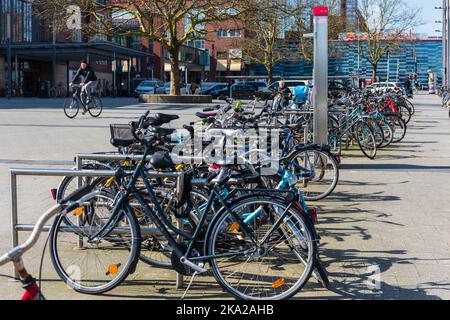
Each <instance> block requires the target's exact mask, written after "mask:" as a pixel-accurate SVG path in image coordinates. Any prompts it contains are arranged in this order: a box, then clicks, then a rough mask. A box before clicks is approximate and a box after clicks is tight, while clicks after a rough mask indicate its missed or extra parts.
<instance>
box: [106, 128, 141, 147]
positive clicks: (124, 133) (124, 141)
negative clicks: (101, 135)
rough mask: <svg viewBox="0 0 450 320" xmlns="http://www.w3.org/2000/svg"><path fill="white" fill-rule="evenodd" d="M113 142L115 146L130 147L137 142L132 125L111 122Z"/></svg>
mask: <svg viewBox="0 0 450 320" xmlns="http://www.w3.org/2000/svg"><path fill="white" fill-rule="evenodd" d="M109 127H110V129H111V144H112V145H113V146H114V147H117V148H118V147H129V146H130V145H132V144H133V143H135V139H134V137H133V133H132V132H131V126H130V125H128V124H111V125H110V126H109Z"/></svg>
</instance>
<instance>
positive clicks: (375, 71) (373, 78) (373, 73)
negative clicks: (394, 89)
mask: <svg viewBox="0 0 450 320" xmlns="http://www.w3.org/2000/svg"><path fill="white" fill-rule="evenodd" d="M377 67H378V64H377V63H375V64H372V82H373V83H375V82H377Z"/></svg>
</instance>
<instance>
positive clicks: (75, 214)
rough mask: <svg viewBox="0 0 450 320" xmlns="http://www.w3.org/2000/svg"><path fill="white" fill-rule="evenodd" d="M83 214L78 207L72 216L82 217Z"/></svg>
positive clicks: (81, 208) (82, 210)
mask: <svg viewBox="0 0 450 320" xmlns="http://www.w3.org/2000/svg"><path fill="white" fill-rule="evenodd" d="M83 213H84V208H83V207H79V208H77V209H75V211H74V212H73V215H74V216H76V217H80V216H82V215H83Z"/></svg>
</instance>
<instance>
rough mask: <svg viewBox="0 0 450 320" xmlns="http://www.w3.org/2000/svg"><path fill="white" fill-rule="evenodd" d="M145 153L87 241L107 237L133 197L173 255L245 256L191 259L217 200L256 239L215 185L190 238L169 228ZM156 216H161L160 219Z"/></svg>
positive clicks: (281, 218)
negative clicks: (140, 188) (144, 193)
mask: <svg viewBox="0 0 450 320" xmlns="http://www.w3.org/2000/svg"><path fill="white" fill-rule="evenodd" d="M148 154H149V148H148V147H147V146H145V150H144V154H143V157H142V160H141V161H140V162H139V164H138V165H137V167H136V169H135V171H134V172H133V174H132V176H131V179H130V181H129V182H128V184H127V187H126V188H124V189H123V190H122V191H121V194H120V196H119V197H118V199H117V201H116V203H115V205H114V207H113V209H112V211H111V217H110V218H109V220H108V221H107V222H106V224H105V225H104V226H103V227H102V228H101V229H100V230H99V231H98V232H97V233H96V234H94V235H92V236H91V237H90V238H92V239H94V238H96V237H99V236H106V235H108V234H109V233H110V232H111V231H112V230H113V229H114V227H115V221H117V220H119V218H120V215H119V212H120V209H121V208H123V206H124V205H125V206H127V204H126V201H127V198H128V197H129V196H130V195H133V196H134V197H135V198H136V200H137V201H138V202H139V204H140V205H141V206H142V208H143V211H144V213H145V215H147V216H148V217H150V219H151V220H152V222H154V223H155V225H156V226H157V228H158V229H159V230H160V231H161V233H162V234H163V236H164V237H165V238H166V240H167V241H168V242H169V245H170V246H171V247H172V248H173V250H174V251H175V252H176V254H177V255H178V256H179V257H182V258H186V259H187V258H189V259H191V260H192V261H206V260H209V259H213V258H220V257H227V256H235V255H237V254H245V252H231V253H223V254H218V255H213V256H197V257H191V254H192V253H193V251H194V245H195V244H196V243H197V240H198V239H199V236H200V233H201V231H202V227H203V226H204V225H205V222H206V218H207V213H208V212H209V211H210V209H211V207H212V205H213V203H214V201H215V200H216V199H218V200H219V202H220V203H221V204H222V205H223V207H224V209H225V210H227V211H228V212H229V213H230V214H231V216H232V217H233V219H234V220H235V221H236V222H238V223H239V226H240V227H241V228H242V230H243V232H244V233H245V234H246V235H247V236H249V238H250V239H251V241H252V242H253V244H254V245H256V237H255V236H254V234H253V232H252V230H251V229H250V228H248V226H247V224H246V223H245V221H243V220H242V218H241V217H239V215H237V214H236V213H234V212H232V211H231V210H230V208H229V207H228V206H227V199H228V197H227V198H223V197H222V196H221V194H220V191H219V190H218V187H217V186H216V185H214V187H213V188H212V190H211V193H210V197H209V199H208V203H207V205H206V209H205V210H204V212H203V213H202V214H201V218H200V221H199V223H198V225H197V227H196V229H195V231H194V234H193V235H190V234H187V233H185V232H183V231H181V230H178V229H176V228H175V227H173V225H171V223H170V222H168V221H167V219H164V218H163V217H164V214H165V213H164V211H163V209H162V208H161V206H160V204H159V202H158V199H157V197H156V195H155V193H154V191H153V188H152V187H151V185H150V183H149V182H148V180H147V178H146V174H145V171H144V169H143V167H144V163H145V159H146V157H147V156H148ZM139 178H142V179H143V181H144V184H145V187H146V190H147V192H148V194H149V195H150V198H151V202H152V203H153V204H154V205H155V209H156V212H154V211H153V210H152V208H150V206H149V205H148V204H147V201H146V200H145V199H144V197H143V196H142V195H141V193H140V192H139V191H138V190H137V189H136V186H135V184H136V182H137V180H138V179H139ZM219 180H220V179H219ZM228 196H229V197H230V195H228ZM291 205H292V204H290V205H289V206H288V207H287V208H286V210H285V212H284V213H283V214H282V215H281V216H280V217H279V218H278V221H277V223H275V224H274V226H273V228H271V230H269V232H268V233H267V234H266V236H265V237H264V238H263V240H262V241H261V243H264V242H265V241H267V240H268V239H269V238H270V234H271V233H272V232H273V231H274V230H275V229H276V228H275V226H276V227H278V226H279V225H280V224H281V222H282V221H283V219H284V218H285V216H286V214H287V212H288V211H289V209H290V208H291ZM158 215H159V216H161V218H160V217H159V216H158ZM168 229H171V230H172V231H173V232H174V233H176V234H177V235H179V236H181V237H183V238H184V239H185V240H188V241H189V243H188V248H187V250H186V252H184V251H183V248H182V247H181V245H180V244H179V243H178V242H177V241H176V239H175V238H174V237H173V236H172V234H171V233H170V232H169V230H168ZM207 233H208V232H207ZM188 261H189V260H188ZM187 265H188V264H187Z"/></svg>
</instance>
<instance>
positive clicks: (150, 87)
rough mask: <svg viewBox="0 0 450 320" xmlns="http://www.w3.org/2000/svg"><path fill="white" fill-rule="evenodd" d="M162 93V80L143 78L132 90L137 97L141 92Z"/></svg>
mask: <svg viewBox="0 0 450 320" xmlns="http://www.w3.org/2000/svg"><path fill="white" fill-rule="evenodd" d="M162 93H164V82H162V81H161V80H144V81H142V82H141V83H140V84H139V85H138V87H137V88H136V89H135V90H134V96H135V97H136V98H137V97H139V95H141V94H162Z"/></svg>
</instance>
